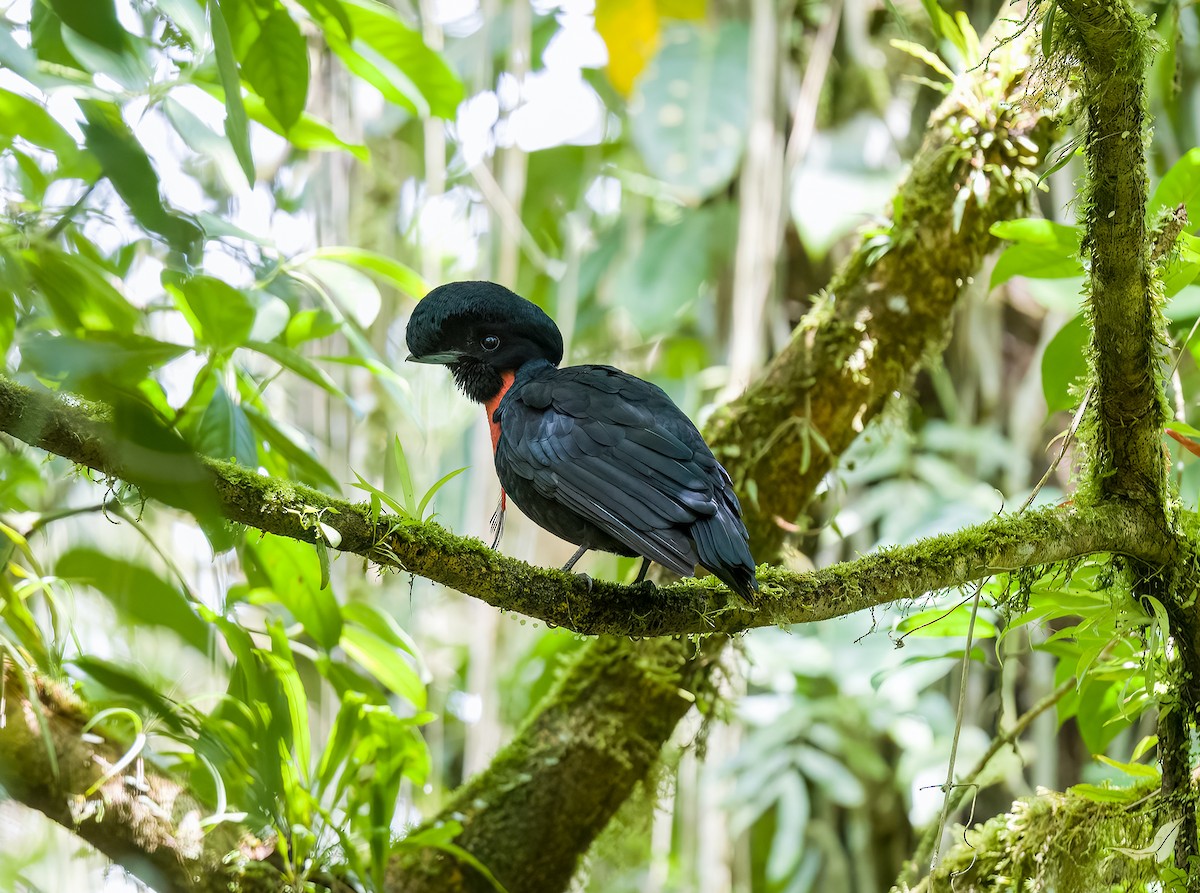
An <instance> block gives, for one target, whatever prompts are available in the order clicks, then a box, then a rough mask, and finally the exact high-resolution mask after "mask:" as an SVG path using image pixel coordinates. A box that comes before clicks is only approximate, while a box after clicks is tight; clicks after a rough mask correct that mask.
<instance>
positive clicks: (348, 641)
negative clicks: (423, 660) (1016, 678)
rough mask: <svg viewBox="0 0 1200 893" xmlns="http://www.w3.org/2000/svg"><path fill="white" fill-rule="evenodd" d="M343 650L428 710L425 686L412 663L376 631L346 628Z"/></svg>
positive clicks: (387, 683) (391, 686) (368, 670)
mask: <svg viewBox="0 0 1200 893" xmlns="http://www.w3.org/2000/svg"><path fill="white" fill-rule="evenodd" d="M341 646H342V649H343V650H344V651H345V652H346V654H348V655H350V657H351V658H353V659H354V661H355V662H357V663H358V664H359V665H360V666H361V667H362V668H363V669H365V670H366V671H367V672H369V673H370V674H371V675H372V676H374V677H375V678H376V679H378V680H379V681H380V682H381V683H382V684H383V685H384V686H385V687H386V688H388V689H389V690H390V691H392V692H394V693H395V694H397V695H399V696H400V697H402V698H404V699H405V700H406V701H408V703H410V704H412V705H413V706H414V707H415V708H416V709H417V710H424V709H425V685H424V684H423V683H422V682H421V677H420V676H419V675H418V674H417V671H416V670H415V669H413V666H412V664H410V663H409V662H408V661H407V660H405V659H404V658H403V657H401V656H400V654H399V653H397V651H396V650H395V648H394V647H393V646H392V645H390V644H389V643H388V642H386V641H385V640H383V639H381V638H380V637H379V636H377V635H375V634H374V633H372V632H370V631H368V630H366V629H363V628H362V627H358V626H346V627H344V628H343V629H342V639H341Z"/></svg>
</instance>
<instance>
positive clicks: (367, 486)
mask: <svg viewBox="0 0 1200 893" xmlns="http://www.w3.org/2000/svg"><path fill="white" fill-rule="evenodd" d="M351 470H352V471H353V469H351ZM354 476H355V477H356V478H358V483H356V484H351V485H350V486H351V487H357V488H358V489H359V490H364V491H366V492H367V493H370V494H371V497H372V502H371V505H372V520H373V521H378V520H379V517H378V516H379V512H378V510H377V509H376V508H375V500H379V501H380V502H382V503H383V504H384V505H386V506H387V507H388V508H390V509H391V510H392V511H393V512H395V513H396V514H397V515H401V516H402V517H406V518H408V517H412V514H411V513H410V512H409V510H408V509H406V508H405V507H404V506H402V505H401V504H400V503H399V502H397V501H396V500H395V499H393V498H392V497H391V496H388V494H387V492H386V491H384V490H381V489H380V488H379V487H376V486H375V485H374V484H371V483H368V482H367V479H366V478H364V477H363V476H362V475H361V474H359V473H358V472H357V471H355V472H354Z"/></svg>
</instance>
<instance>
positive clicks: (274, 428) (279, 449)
mask: <svg viewBox="0 0 1200 893" xmlns="http://www.w3.org/2000/svg"><path fill="white" fill-rule="evenodd" d="M242 411H243V412H245V413H246V417H247V418H248V419H249V421H250V427H251V428H253V429H254V431H255V433H256V434H257V435H258V437H259V438H261V439H262V440H264V441H266V443H267V447H268V448H269V450H271V451H273V452H276V453H278V454H279V455H280V456H282V457H283V459H284V460H286V461H287V462H288V463H289V464H290V465H291V466H292V467H293V468H294V469H295V470H296V471H297V472H299V474H300V478H301V480H304V481H306V482H308V483H314V484H317V485H319V486H322V487H328V488H329V489H331V490H333V491H334V492H335V493H336V492H340V490H341V487H340V486H339V484H338V482H337V479H336V478H335V477H334V476H333V475H331V474H330V473H329V471H328V470H327V469H326V468H325V466H324V465H322V464H321V463H320V461H319V460H318V459H317V456H316V453H314V452H313V451H312V447H310V446H309V445H308V444H307V443H306V442H305V440H304V434H303V433H302V432H301V431H299V430H297V429H296V428H293V427H292V426H291V425H289V424H287V423H286V422H281V421H278V420H275V419H271V418H269V417H268V416H266V415H265V414H263V413H260V412H259V411H258V410H256V409H255V408H254V407H252V406H246V405H243V406H242Z"/></svg>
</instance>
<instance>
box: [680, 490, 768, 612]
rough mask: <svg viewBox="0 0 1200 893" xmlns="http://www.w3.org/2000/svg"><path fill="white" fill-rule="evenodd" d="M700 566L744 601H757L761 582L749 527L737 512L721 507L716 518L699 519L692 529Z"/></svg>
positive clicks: (714, 516)
mask: <svg viewBox="0 0 1200 893" xmlns="http://www.w3.org/2000/svg"><path fill="white" fill-rule="evenodd" d="M692 532H693V535H694V536H695V538H696V553H697V554H698V555H699V557H700V564H702V565H703V566H704V567H705V568H707V569H708V570H709V571H711V572H712V573H713V574H714V575H715V576H716V578H717V579H718V580H720V581H721V582H722V583H724V584H725V585H726V586H728V587H729V588H730V589H732V590H733V591H734V592H736V593H737V594H738V595H740V596H741V597H742V598H744V599H745V600H746V601H748V602H750V603H753V602H754V593H755V592H756V591H758V579H757V578H756V577H755V576H754V558H753V557H752V556H751V555H750V544H749V536H748V535H747V533H746V525H744V524H743V523H742V521H741V519H740V518H739V517H738V516H737V515H735V514H734V513H733V512H731V511H729V510H728V509H727V508H726V507H725V506H721V507H720V508H719V509H718V510H717V513H716V514H715V515H713V516H712V517H709V518H701V519H698V520H697V521H696V522H695V523H694V524H693V527H692Z"/></svg>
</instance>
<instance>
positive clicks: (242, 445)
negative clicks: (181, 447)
mask: <svg viewBox="0 0 1200 893" xmlns="http://www.w3.org/2000/svg"><path fill="white" fill-rule="evenodd" d="M195 446H196V451H197V452H199V453H203V454H204V455H206V456H212V457H213V458H214V459H232V460H234V461H235V462H237V463H238V464H239V465H244V466H245V467H246V468H257V467H258V442H257V441H256V440H255V439H254V432H253V431H252V430H251V429H250V422H249V420H248V419H247V418H246V413H245V412H243V411H242V408H241V407H240V406H238V405H237V404H236V403H234V402H233V401H232V400H231V399H230V398H229V394H228V393H227V392H226V391H225V388H224V387H223V386H222V385H221V384H220V383H218V384H217V388H216V390H215V391H214V392H213V396H212V400H210V401H209V404H208V406H207V407H206V408H205V410H204V415H203V416H201V418H200V424H199V425H198V426H197V428H196V433H195Z"/></svg>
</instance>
